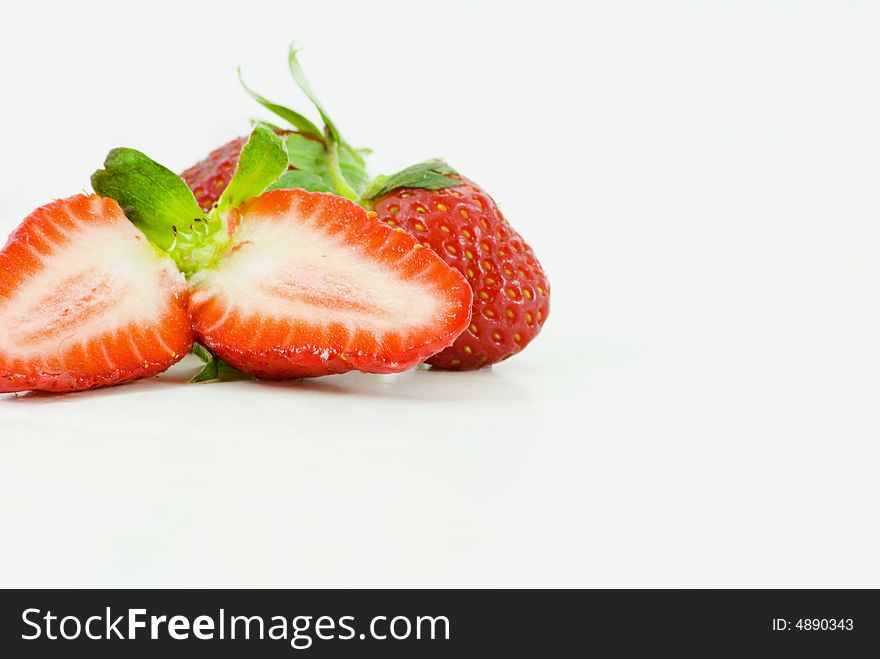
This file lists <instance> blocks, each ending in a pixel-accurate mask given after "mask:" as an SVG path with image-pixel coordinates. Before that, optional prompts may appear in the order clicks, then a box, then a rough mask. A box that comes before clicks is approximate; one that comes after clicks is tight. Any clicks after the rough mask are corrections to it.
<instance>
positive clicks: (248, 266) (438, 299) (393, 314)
mask: <svg viewBox="0 0 880 659" xmlns="http://www.w3.org/2000/svg"><path fill="white" fill-rule="evenodd" d="M230 224H231V225H234V226H237V228H236V230H235V232H234V234H233V236H232V243H231V245H230V247H229V249H228V251H227V252H226V253H225V254H224V255H223V256H221V257H220V259H219V260H218V262H217V264H216V266H214V267H213V268H210V269H206V270H203V271H201V272H200V273H198V274H196V275H194V276H193V277H192V278H191V284H192V287H193V292H192V297H191V300H190V315H191V317H192V320H193V326H194V328H195V331H196V334H197V335H198V337H199V340H200V341H201V342H202V343H203V344H204V345H206V346H207V347H208V348H210V350H211V351H212V352H213V353H214V354H215V355H217V356H218V357H220V358H221V359H223V360H225V361H226V362H228V363H229V364H231V365H232V366H235V367H236V368H238V369H241V370H243V371H246V372H248V373H252V374H254V375H256V376H258V377H261V378H269V379H285V378H295V377H303V376H314V375H327V374H332V373H343V372H345V371H349V370H351V369H357V370H360V371H365V372H369V373H393V372H398V371H403V370H406V369H408V368H411V367H413V366H415V365H416V364H418V363H420V362H422V361H424V360H425V358H427V357H429V356H431V355H433V354H434V353H436V352H438V351H439V350H442V349H443V348H445V347H446V346H448V345H449V344H450V343H452V341H453V340H454V339H455V337H456V336H458V335H459V334H460V333H461V332H462V331H463V330H464V329H465V328H466V327H467V325H468V320H469V318H470V306H471V296H472V294H471V290H470V288H469V287H468V285H467V283H466V282H465V281H464V278H463V277H462V276H461V275H460V274H459V273H458V272H456V271H455V270H453V269H451V268H449V267H447V266H446V265H445V264H444V263H443V262H442V261H441V260H440V259H439V258H437V256H436V255H435V254H433V253H432V252H431V251H430V250H427V249H423V248H422V246H421V245H420V244H419V243H418V242H416V241H415V240H414V239H413V238H412V237H411V236H409V235H408V234H406V233H404V232H402V231H394V230H393V229H391V228H390V227H387V226H385V225H383V224H381V223H379V222H377V221H376V219H375V218H374V217H369V216H368V215H367V213H366V211H364V210H363V209H362V208H361V207H360V206H358V205H357V204H354V203H352V202H350V201H347V200H345V199H342V198H341V197H337V196H333V195H329V194H323V193H317V192H305V191H303V190H275V191H273V192H268V193H266V194H264V195H262V196H260V197H257V198H256V199H253V200H251V201H249V202H246V203H245V204H244V205H243V206H242V207H241V208H240V209H238V210H235V211H233V212H232V214H231V217H230Z"/></svg>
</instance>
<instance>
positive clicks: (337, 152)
mask: <svg viewBox="0 0 880 659" xmlns="http://www.w3.org/2000/svg"><path fill="white" fill-rule="evenodd" d="M288 63H289V66H290V71H291V74H292V75H293V78H294V81H295V82H296V83H297V85H298V86H299V87H300V89H301V90H302V91H303V92H304V93H305V94H306V96H308V98H309V99H310V100H311V101H312V103H313V104H314V105H315V107H316V108H317V110H318V112H319V114H320V115H321V118H322V120H323V121H324V124H325V129H324V130H323V131H321V130H319V129H318V128H317V127H315V126H314V124H310V122H309V121H308V119H305V118H304V117H303V116H302V115H300V114H298V113H296V112H294V111H293V110H290V109H289V108H286V107H284V106H281V105H278V104H276V103H272V102H271V101H268V100H267V99H265V98H263V97H262V96H260V95H258V94H256V93H255V92H253V91H252V90H251V89H249V88H248V87H247V86H245V89H246V91H247V92H248V93H249V94H250V95H251V96H253V97H254V98H255V99H256V100H257V101H258V102H259V103H261V104H262V105H263V106H264V107H266V108H267V109H269V110H271V111H272V112H274V113H275V114H277V115H279V116H280V117H282V118H284V119H286V120H288V121H289V122H290V123H291V124H292V125H293V126H294V127H295V128H297V129H298V132H296V133H292V134H289V135H288V136H287V137H286V138H285V142H286V145H287V150H288V156H289V158H288V159H289V165H290V166H291V167H292V168H295V169H296V171H295V172H288V173H287V174H285V176H283V177H282V178H281V179H280V180H279V181H278V182H277V183H276V187H289V188H293V187H302V188H306V189H309V190H321V191H331V192H335V193H337V194H339V195H342V196H344V197H346V198H348V199H351V200H353V201H356V202H358V203H359V204H361V205H362V206H364V207H365V208H367V209H368V210H374V211H375V212H376V213H377V215H378V218H379V219H380V220H381V221H383V222H385V223H386V224H388V225H389V226H392V227H399V228H403V229H405V230H406V231H408V232H409V233H411V234H412V235H414V236H415V237H416V239H417V240H418V241H419V242H420V243H421V244H422V245H424V246H425V247H429V248H431V249H432V250H433V251H434V252H436V253H437V254H438V255H439V256H440V257H441V258H442V259H443V260H444V261H446V263H448V264H449V265H451V266H452V267H454V268H456V269H457V270H458V271H459V272H461V273H462V274H464V275H465V276H466V277H467V281H468V283H469V284H470V285H471V286H472V287H473V290H474V294H475V295H474V309H473V318H472V321H471V323H470V325H469V327H468V329H467V331H466V332H464V333H463V334H462V335H461V336H460V337H459V338H458V339H457V340H456V341H455V343H454V344H453V345H452V346H450V347H449V348H447V349H446V350H444V351H442V352H441V353H439V354H437V355H434V356H433V357H432V358H430V359H429V360H428V362H429V363H430V364H432V365H433V366H436V367H439V368H446V369H454V370H469V369H475V368H480V367H482V366H486V365H490V364H494V363H497V362H499V361H501V360H503V359H507V358H508V357H510V356H512V355H514V354H516V353H518V352H519V351H520V350H522V349H523V348H524V347H525V346H526V345H528V343H529V342H530V341H531V340H532V339H533V338H534V337H535V336H536V335H537V334H538V332H539V331H540V330H541V327H542V325H543V324H544V321H545V320H546V319H547V315H548V313H549V294H550V287H549V284H548V283H547V278H546V276H545V274H544V271H543V269H542V267H541V265H540V263H539V262H538V260H537V258H536V257H535V254H534V252H533V251H532V249H531V248H530V247H529V246H528V244H527V243H526V242H525V241H524V240H523V239H522V237H521V236H520V235H519V234H518V233H517V232H516V231H515V230H514V229H513V228H512V227H511V226H510V224H508V222H507V220H506V219H505V218H504V216H503V215H502V213H501V211H500V210H499V208H498V206H497V204H496V203H495V201H494V200H493V199H492V198H491V197H490V196H489V195H488V194H487V193H486V192H485V191H484V190H483V189H482V188H480V187H479V186H478V185H476V184H475V183H473V182H472V181H470V180H468V179H464V178H462V177H460V176H459V175H458V174H457V173H455V171H454V170H453V169H452V168H450V167H449V166H448V165H446V164H444V163H440V162H436V161H434V162H427V163H421V164H419V165H414V166H413V167H408V168H406V169H404V170H403V171H401V172H398V173H397V174H394V175H392V176H390V177H384V176H380V177H378V178H376V179H375V180H373V181H369V178H368V176H367V174H366V168H365V165H364V162H363V158H361V157H360V154H361V152H360V151H359V150H356V149H352V148H351V147H350V146H349V145H348V144H347V143H346V142H345V141H344V140H343V139H342V138H341V136H340V134H339V130H338V129H337V128H336V126H335V124H334V123H333V122H332V121H331V120H330V118H329V117H328V115H327V112H326V111H325V110H324V108H323V107H322V106H321V104H320V102H319V101H318V100H317V98H316V97H315V94H314V92H313V91H312V88H311V86H310V85H309V83H308V81H307V80H306V79H305V76H304V74H303V72H302V69H301V67H300V65H299V62H298V61H297V56H296V51H295V50H293V49H291V51H290V54H289V60H288ZM242 84H243V83H242ZM231 144H233V143H230V145H231ZM230 145H227V146H230ZM223 148H226V147H223ZM223 164H224V163H223V162H219V161H217V159H214V160H212V159H211V158H209V159H208V160H206V161H203V162H201V163H199V164H197V165H195V166H194V167H193V168H191V169H190V170H187V171H188V172H189V171H194V170H197V171H199V172H201V174H200V180H206V179H207V180H215V181H216V182H217V187H219V186H220V185H221V184H222V181H223V180H224V179H223V173H222V172H221V171H220V169H219V168H220V167H222V166H223ZM188 182H190V180H189V179H188ZM191 186H192V183H191ZM192 187H193V190H194V192H195V193H196V194H197V195H199V194H200V193H201V192H203V190H204V186H201V187H195V186H192ZM213 190H214V192H213V194H214V195H217V194H219V192H217V191H216V188H214V189H213ZM206 200H207V201H210V199H206Z"/></svg>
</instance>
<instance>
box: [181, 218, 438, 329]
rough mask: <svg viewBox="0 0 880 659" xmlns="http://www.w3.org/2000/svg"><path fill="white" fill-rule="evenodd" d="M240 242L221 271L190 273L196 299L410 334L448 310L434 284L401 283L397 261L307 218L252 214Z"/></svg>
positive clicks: (285, 316) (317, 321) (254, 311)
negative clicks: (367, 252)
mask: <svg viewBox="0 0 880 659" xmlns="http://www.w3.org/2000/svg"><path fill="white" fill-rule="evenodd" d="M234 242H235V244H234V246H233V249H232V250H231V251H230V252H229V253H227V255H226V256H225V257H224V258H223V259H222V260H221V262H220V265H219V266H218V268H217V269H215V270H210V271H206V272H203V273H200V274H198V275H195V276H194V277H193V278H192V279H191V281H192V282H193V283H196V284H197V285H198V287H199V289H201V290H197V291H196V292H195V293H194V294H193V301H194V302H195V303H199V302H201V301H202V299H205V298H207V297H211V296H214V295H218V294H219V295H220V296H222V297H223V298H225V300H226V301H227V302H228V303H229V304H230V305H231V306H234V307H236V308H237V309H238V310H239V311H240V312H241V313H243V314H245V315H258V316H267V317H272V318H275V319H289V320H304V321H307V322H310V323H313V324H317V325H325V326H326V325H328V324H330V323H342V324H344V325H345V326H347V327H348V328H350V329H352V330H354V329H358V328H362V329H367V330H369V331H371V332H375V333H382V332H388V331H395V332H406V330H408V329H412V328H416V327H421V326H424V325H425V324H428V323H432V322H434V321H435V320H436V316H437V315H438V314H440V313H442V305H441V304H440V303H439V302H438V296H437V294H436V292H434V291H433V285H432V284H428V285H426V286H420V285H418V281H419V277H418V276H416V277H414V278H413V279H411V280H409V281H406V282H404V281H402V280H401V278H400V276H399V274H398V273H397V272H396V271H395V268H396V267H397V266H383V265H382V264H381V263H380V262H377V261H376V260H375V258H368V257H366V256H364V254H363V253H362V252H361V251H359V250H358V249H357V248H355V247H352V246H351V245H349V244H348V243H346V242H345V240H344V239H341V238H337V237H335V236H333V235H329V234H327V233H325V232H324V231H323V229H322V228H321V227H320V225H318V226H311V225H310V222H309V221H308V220H304V221H282V222H279V221H260V220H259V218H247V219H246V220H245V221H244V222H242V225H241V226H240V227H239V228H238V231H237V232H236V234H235V240H234ZM429 286H430V288H429ZM220 322H222V320H221V321H220ZM218 324H219V323H218Z"/></svg>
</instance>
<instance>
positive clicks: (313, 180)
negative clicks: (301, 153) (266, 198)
mask: <svg viewBox="0 0 880 659" xmlns="http://www.w3.org/2000/svg"><path fill="white" fill-rule="evenodd" d="M294 188H302V189H303V190H308V191H309V192H333V188H332V187H331V186H330V183H329V182H328V181H327V180H326V179H323V178H321V177H320V176H318V175H317V174H313V173H312V172H306V171H302V170H299V169H292V170H290V171H287V172H284V173H283V174H282V175H281V178H279V179H278V180H277V181H275V182H274V183H273V184H272V185H270V186H269V187H268V188H267V189H266V191H267V192H268V191H269V190H282V189H283V190H292V189H294Z"/></svg>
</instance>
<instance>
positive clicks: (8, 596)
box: [0, 590, 880, 658]
mask: <svg viewBox="0 0 880 659" xmlns="http://www.w3.org/2000/svg"><path fill="white" fill-rule="evenodd" d="M0 634H2V635H0V652H2V655H3V656H7V657H16V658H17V657H67V656H80V655H82V656H88V657H96V658H100V657H123V656H124V657H157V656H161V657H163V658H166V657H167V658H172V657H193V656H221V657H224V656H236V657H297V656H306V657H347V656H351V657H357V656H373V655H380V656H384V657H453V656H454V657H470V656H477V655H476V653H478V652H483V653H487V655H486V656H525V657H530V656H534V657H562V656H579V655H587V654H588V653H592V652H596V651H601V652H603V653H606V654H605V656H608V653H611V654H613V655H616V656H636V652H637V650H638V651H639V652H641V653H642V654H640V655H639V656H644V655H643V651H644V648H645V647H646V645H645V644H646V643H648V644H650V645H651V646H653V647H655V648H656V651H657V654H658V656H666V655H667V653H669V652H672V653H673V655H672V656H692V655H693V656H704V657H711V656H718V655H719V654H722V653H724V654H726V653H727V652H729V651H730V650H732V649H736V650H740V651H742V652H744V653H747V654H745V655H743V656H764V653H765V652H767V653H770V652H775V653H782V654H779V656H789V654H788V653H792V654H793V653H797V654H798V656H813V655H814V654H815V655H817V656H829V657H831V656H833V657H845V656H868V655H867V654H866V653H871V654H876V652H877V651H878V648H880V644H878V641H880V600H878V592H877V591H870V590H856V591H841V590H788V591H781V590H764V591H761V590H665V591H664V590H587V591H585V590H563V591H559V590H556V591H549V590H491V591H490V590H473V591H463V590H434V591H426V590H378V591H377V590H330V591H327V590H323V591H316V590H262V591H259V590H187V591H169V590H85V591H74V590H30V591H16V590H7V591H2V592H0ZM649 656H651V655H649Z"/></svg>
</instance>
